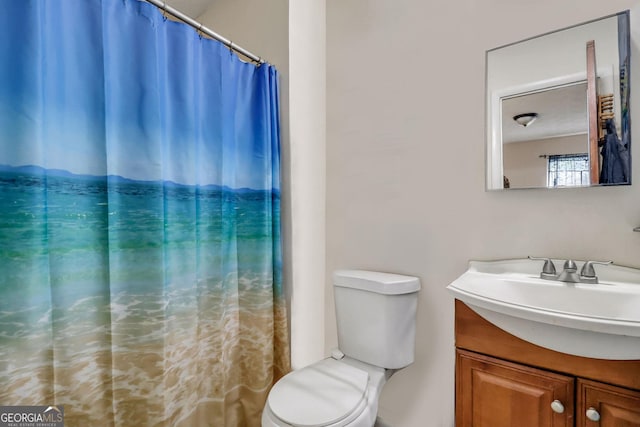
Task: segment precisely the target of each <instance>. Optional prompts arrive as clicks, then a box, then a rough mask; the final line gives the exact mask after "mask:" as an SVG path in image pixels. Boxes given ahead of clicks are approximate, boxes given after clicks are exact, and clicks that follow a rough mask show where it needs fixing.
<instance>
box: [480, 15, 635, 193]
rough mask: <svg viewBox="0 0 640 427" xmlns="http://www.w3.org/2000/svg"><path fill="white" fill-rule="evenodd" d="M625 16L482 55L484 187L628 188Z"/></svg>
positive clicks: (628, 114) (627, 51)
mask: <svg viewBox="0 0 640 427" xmlns="http://www.w3.org/2000/svg"><path fill="white" fill-rule="evenodd" d="M629 51H630V31H629V12H628V11H625V12H621V13H619V14H616V15H612V16H608V17H605V18H602V19H598V20H594V21H591V22H588V23H585V24H581V25H576V26H574V27H570V28H566V29H563V30H559V31H555V32H551V33H548V34H544V35H542V36H538V37H534V38H531V39H527V40H524V41H522V42H518V43H513V44H510V45H507V46H503V47H500V48H497V49H493V50H490V51H488V52H487V57H486V58H487V76H486V77H487V83H486V90H487V92H486V96H487V99H486V106H487V137H486V141H487V147H486V152H487V164H486V171H487V174H486V187H487V189H488V190H498V189H506V188H516V189H517V188H566V187H589V186H600V185H621V184H631V176H630V170H631V158H630V152H631V151H630V149H631V133H630V122H629V118H630V110H629V83H630V82H629V77H630V74H629V64H630V58H629Z"/></svg>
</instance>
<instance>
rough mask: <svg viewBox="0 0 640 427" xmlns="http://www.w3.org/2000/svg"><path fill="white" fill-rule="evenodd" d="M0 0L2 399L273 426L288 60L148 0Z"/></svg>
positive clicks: (281, 340) (120, 421) (107, 421)
mask: <svg viewBox="0 0 640 427" xmlns="http://www.w3.org/2000/svg"><path fill="white" fill-rule="evenodd" d="M2 6H3V13H2V14H0V64H1V65H0V404H2V405H61V406H63V407H64V415H65V425H66V426H123V427H125V426H240V425H242V426H254V425H255V426H257V425H260V413H261V411H262V408H263V406H264V402H265V399H266V396H267V393H268V390H269V388H270V387H271V385H272V384H273V383H274V382H275V381H276V380H277V379H278V378H280V377H281V376H282V375H283V374H285V373H286V372H287V371H288V370H289V350H288V330H287V313H286V304H285V300H284V295H283V291H282V277H281V263H282V261H281V248H280V245H281V243H280V185H279V128H278V114H279V113H278V87H277V71H276V70H275V68H273V67H272V66H270V65H269V64H263V65H261V66H259V67H258V66H255V65H254V64H250V63H245V62H243V61H241V60H240V59H239V58H238V57H237V56H235V55H234V54H232V53H230V52H229V50H228V49H226V48H225V47H224V46H222V45H221V44H220V43H218V42H214V41H213V40H209V39H206V38H202V37H200V36H199V35H198V33H197V32H195V31H194V30H193V29H192V28H190V27H187V26H186V25H183V24H179V23H176V22H172V21H168V20H167V19H166V18H165V17H163V15H162V14H161V13H160V12H159V11H158V10H157V9H156V8H155V7H154V6H152V5H150V4H148V3H144V2H139V1H137V0H61V1H56V2H51V1H47V0H21V1H13V0H11V1H3V2H2Z"/></svg>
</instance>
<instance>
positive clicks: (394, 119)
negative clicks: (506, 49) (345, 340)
mask: <svg viewBox="0 0 640 427" xmlns="http://www.w3.org/2000/svg"><path fill="white" fill-rule="evenodd" d="M636 3H637V2H636V1H631V0H620V1H616V2H603V1H601V0H583V1H581V2H580V7H576V5H577V3H576V2H575V1H574V0H560V1H558V0H540V1H537V2H525V1H522V0H516V1H504V0H488V1H477V0H457V1H449V0H437V1H421V0H398V1H393V2H392V1H388V0H328V1H327V275H328V274H329V273H331V272H332V271H333V270H334V269H337V268H367V269H373V270H382V271H390V272H398V273H404V274H412V275H417V276H419V277H420V278H421V280H422V285H423V290H422V291H421V294H420V301H419V309H418V310H419V313H418V325H417V331H418V341H417V353H416V357H417V359H416V362H415V363H414V364H413V365H412V366H410V367H409V368H407V369H405V370H404V371H401V372H399V373H398V374H396V375H395V376H394V377H392V378H391V380H390V381H389V383H388V384H387V386H386V387H385V389H384V391H383V394H382V398H381V402H380V414H381V415H382V417H383V418H384V419H385V420H386V421H388V422H389V423H390V424H391V425H393V426H394V427H425V426H428V427H439V426H453V425H454V342H453V333H454V331H453V300H452V298H451V296H450V295H449V294H448V293H447V292H446V290H445V287H446V286H447V284H449V283H450V282H451V281H452V280H453V279H455V278H456V277H457V276H458V275H460V274H462V273H463V272H464V271H465V269H466V268H467V262H468V261H469V260H470V259H499V258H512V257H525V256H527V255H535V256H551V257H557V258H569V257H572V258H575V259H613V260H614V261H615V262H616V263H619V264H623V265H631V266H636V267H640V233H634V232H632V229H633V228H634V227H636V226H638V225H640V202H639V201H640V168H639V167H638V166H637V165H638V164H639V163H640V161H636V162H635V163H634V164H635V165H636V166H634V175H633V179H634V181H635V183H634V184H633V185H632V186H620V187H614V188H581V189H563V190H526V191H507V192H485V191H484V164H485V160H484V152H485V150H484V135H485V133H484V131H485V127H484V105H485V97H484V94H485V74H484V70H485V63H484V61H485V51H486V50H487V49H491V48H494V47H496V46H501V45H505V44H507V43H510V42H513V41H517V40H522V39H524V38H527V37H530V36H533V35H536V34H540V33H544V32H547V31H551V30H555V29H558V28H563V27H566V26H569V25H573V24H577V23H580V22H584V21H587V20H591V19H593V18H596V17H599V16H604V15H608V14H611V13H615V12H618V11H620V10H623V9H624V8H629V7H631V6H632V5H634V4H636ZM634 16H635V15H634ZM634 16H632V21H633V20H637V16H635V17H634ZM639 24H640V23H639V22H635V23H632V26H633V31H634V38H635V39H634V41H633V44H632V53H631V54H632V67H633V75H632V79H635V80H634V81H640V73H638V69H639V68H638V67H639V65H638V64H640V62H638V61H640V52H639V51H638V43H639V42H640V40H639V39H638V31H640V28H639V27H638V25H639ZM631 87H632V91H633V93H632V94H631V102H632V106H631V107H632V111H636V112H637V111H640V104H639V103H638V100H640V90H639V89H638V88H640V85H638V84H633V83H632V85H631ZM632 122H633V126H634V128H633V132H632V135H633V137H635V139H636V143H635V144H634V148H633V155H634V156H635V158H636V159H640V151H639V150H638V149H637V147H635V146H636V145H640V144H638V142H640V128H639V127H638V125H639V124H640V122H639V121H632ZM327 277H330V276H327ZM326 285H327V287H326V290H327V309H326V318H327V330H326V349H327V350H328V349H329V348H330V347H332V346H333V345H335V343H336V336H335V318H334V314H333V304H332V299H331V298H332V289H331V286H330V283H329V281H328V280H327V284H326Z"/></svg>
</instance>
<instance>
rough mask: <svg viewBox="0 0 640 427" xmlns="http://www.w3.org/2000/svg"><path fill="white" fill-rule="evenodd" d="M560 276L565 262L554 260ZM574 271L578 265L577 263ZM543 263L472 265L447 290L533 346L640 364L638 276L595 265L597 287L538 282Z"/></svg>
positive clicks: (636, 272)
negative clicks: (637, 361)
mask: <svg viewBox="0 0 640 427" xmlns="http://www.w3.org/2000/svg"><path fill="white" fill-rule="evenodd" d="M553 261H554V264H555V265H556V268H557V269H558V272H560V271H561V270H562V265H563V262H564V260H553ZM577 264H578V271H580V268H581V266H582V262H580V261H578V262H577ZM541 270H542V261H532V260H529V259H514V260H505V261H471V262H470V263H469V269H468V270H467V271H466V272H465V273H464V274H463V275H462V276H460V277H459V278H458V279H456V280H455V281H453V282H452V283H451V284H450V285H449V286H448V287H447V289H448V290H449V291H450V292H451V293H452V294H453V295H454V296H455V298H457V299H459V300H461V301H462V302H464V303H465V304H467V305H468V306H469V307H470V308H471V309H472V310H474V311H475V312H476V313H478V314H479V315H480V316H482V317H484V318H485V319H486V320H488V321H489V322H491V323H493V324H494V325H496V326H498V327H499V328H501V329H503V330H505V331H507V332H509V333H511V334H513V335H515V336H517V337H519V338H522V339H524V340H526V341H529V342H531V343H533V344H537V345H539V346H541V347H545V348H550V349H552V350H556V351H560V352H563V353H569V354H574V355H577V356H584V357H593V358H600V359H616V360H637V359H640V270H638V269H635V268H629V267H621V266H617V265H597V266H596V273H597V275H598V277H599V282H600V283H598V284H584V283H565V282H559V281H555V280H544V279H541V278H540V277H539V274H540V271H541Z"/></svg>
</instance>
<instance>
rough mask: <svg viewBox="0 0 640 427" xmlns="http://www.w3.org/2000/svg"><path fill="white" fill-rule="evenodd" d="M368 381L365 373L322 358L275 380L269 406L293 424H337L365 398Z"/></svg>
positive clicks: (308, 426) (277, 414) (280, 416)
mask: <svg viewBox="0 0 640 427" xmlns="http://www.w3.org/2000/svg"><path fill="white" fill-rule="evenodd" d="M368 382H369V374H368V373H367V372H365V371H363V370H361V369H358V368H356V367H353V366H351V365H348V364H346V363H343V362H339V361H337V360H335V359H331V358H329V359H324V360H322V361H320V362H317V363H314V364H313V365H310V366H307V367H305V368H302V369H300V370H298V371H294V372H291V373H289V374H287V375H285V376H284V377H283V378H282V379H281V380H280V381H278V382H277V383H276V384H275V385H274V386H273V388H272V389H271V392H270V393H269V398H268V403H269V408H270V409H271V412H273V414H274V415H275V416H277V417H278V418H280V419H281V420H283V421H284V422H286V423H288V424H291V425H294V426H301V427H317V426H324V425H328V424H332V423H337V422H339V421H340V420H342V419H344V418H346V417H347V416H349V415H350V414H351V413H352V412H353V411H354V410H355V409H356V408H357V407H358V405H359V404H360V403H361V402H362V400H363V399H366V398H367V393H366V391H367V383H368Z"/></svg>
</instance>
